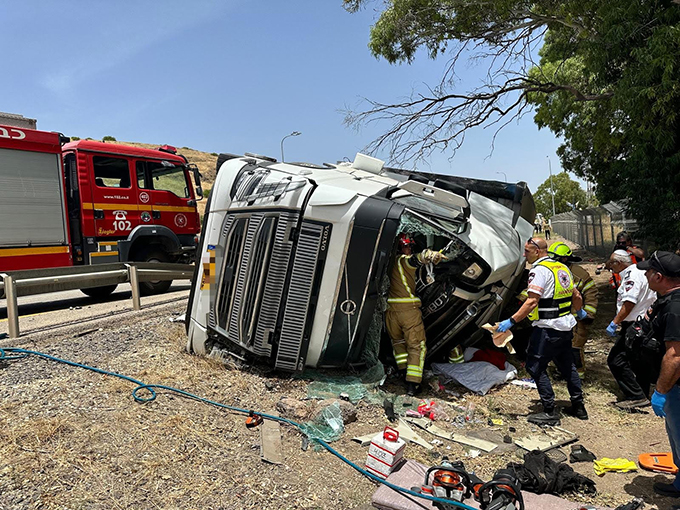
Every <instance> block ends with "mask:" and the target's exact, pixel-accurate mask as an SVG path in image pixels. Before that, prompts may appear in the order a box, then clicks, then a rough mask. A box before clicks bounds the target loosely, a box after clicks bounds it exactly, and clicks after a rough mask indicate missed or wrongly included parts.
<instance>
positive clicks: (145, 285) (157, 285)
mask: <svg viewBox="0 0 680 510" xmlns="http://www.w3.org/2000/svg"><path fill="white" fill-rule="evenodd" d="M139 261H140V262H158V263H159V264H162V263H166V262H170V257H168V255H167V253H165V252H164V251H161V250H153V251H147V252H144V253H143V254H142V256H141V257H139ZM170 285H172V281H171V280H166V281H161V280H154V281H150V282H139V291H140V292H141V293H142V294H144V295H145V296H150V295H152V294H163V293H164V292H167V291H168V289H169V288H170Z"/></svg>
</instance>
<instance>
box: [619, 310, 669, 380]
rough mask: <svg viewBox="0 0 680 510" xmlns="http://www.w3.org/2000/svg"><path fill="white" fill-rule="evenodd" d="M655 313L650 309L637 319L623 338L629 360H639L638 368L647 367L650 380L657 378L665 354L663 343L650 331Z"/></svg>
mask: <svg viewBox="0 0 680 510" xmlns="http://www.w3.org/2000/svg"><path fill="white" fill-rule="evenodd" d="M655 311H656V310H655V309H654V308H652V311H651V312H650V313H647V314H645V315H644V316H642V317H639V318H638V319H637V320H636V321H635V323H634V324H632V325H631V326H630V327H629V328H628V329H627V330H626V338H625V345H626V351H627V352H628V354H629V356H631V359H635V360H639V361H640V366H645V367H647V369H648V370H649V374H650V377H651V378H652V379H657V378H658V377H659V372H660V371H661V360H662V359H663V356H664V354H665V353H666V345H665V343H664V342H663V341H659V340H657V339H656V338H654V332H653V331H652V326H651V318H652V317H653V315H652V314H653V313H654V312H655ZM648 317H649V318H648Z"/></svg>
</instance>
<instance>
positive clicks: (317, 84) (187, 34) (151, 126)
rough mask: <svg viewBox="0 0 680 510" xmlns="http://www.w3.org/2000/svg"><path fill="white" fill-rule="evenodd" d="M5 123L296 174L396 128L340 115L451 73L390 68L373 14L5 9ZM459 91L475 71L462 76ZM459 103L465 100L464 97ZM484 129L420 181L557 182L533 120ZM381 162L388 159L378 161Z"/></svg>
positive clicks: (165, 7)
mask: <svg viewBox="0 0 680 510" xmlns="http://www.w3.org/2000/svg"><path fill="white" fill-rule="evenodd" d="M2 18H3V29H2V31H0V44H1V45H2V48H3V52H2V66H3V71H4V72H3V77H2V80H0V95H1V97H2V101H0V111H6V112H11V113H18V114H22V115H24V116H27V117H32V118H36V119H38V128H39V129H43V130H48V131H50V130H53V131H60V132H62V133H64V134H66V135H68V136H79V137H81V138H85V137H91V138H96V139H100V138H101V137H103V136H105V135H111V136H114V137H116V139H118V140H127V141H137V142H147V143H159V144H161V143H169V144H172V145H176V146H178V147H183V146H186V147H191V148H194V149H198V150H202V151H207V152H232V153H237V154H242V153H244V152H256V153H260V154H267V155H271V156H273V157H276V158H279V157H280V142H281V139H282V137H283V136H285V135H287V134H289V133H290V132H292V131H300V132H302V135H301V136H298V137H295V138H288V139H287V140H286V141H285V156H286V160H288V161H310V162H315V163H320V162H324V161H326V162H335V161H338V160H341V159H343V158H345V157H347V158H349V159H353V157H354V154H355V153H356V152H357V151H360V150H361V149H362V148H363V147H364V146H366V145H367V144H368V143H369V142H370V141H371V140H372V139H373V138H374V137H375V136H376V134H377V133H378V132H379V131H380V129H381V128H382V129H386V128H387V127H388V126H387V125H371V126H367V127H365V128H363V129H361V130H359V131H356V130H354V129H352V128H349V127H346V126H345V125H344V124H343V114H342V112H341V110H343V109H344V108H346V107H350V108H356V107H360V101H361V98H362V97H367V98H370V99H375V100H380V101H390V100H396V99H399V98H402V99H403V98H405V97H406V96H407V95H409V94H410V92H411V90H413V89H422V88H423V87H424V84H426V83H427V84H431V85H434V84H436V83H437V82H438V81H439V79H440V78H441V73H442V71H443V67H444V64H445V62H444V61H443V60H442V61H431V60H429V59H427V58H425V56H424V55H423V56H421V58H418V59H416V61H415V62H414V63H413V64H412V65H389V64H387V63H386V62H385V61H383V60H376V59H375V58H374V57H373V56H371V54H370V52H369V50H368V48H367V44H368V39H369V30H370V26H371V25H372V24H373V23H374V21H375V19H376V13H375V12H374V11H373V10H372V9H370V8H369V9H366V10H364V11H362V12H360V13H357V14H349V13H347V12H346V11H345V10H344V9H343V8H342V1H341V0H292V1H287V2H283V1H281V0H261V1H250V2H243V1H241V2H237V1H229V0H222V1H204V0H193V1H192V2H186V1H175V0H164V1H163V2H160V1H156V2H153V1H147V2H140V1H134V2H133V1H127V0H119V1H116V2H107V3H103V2H92V1H89V2H87V1H69V0H66V1H60V2H53V1H31V2H4V6H3V16H2ZM459 74H460V75H461V78H462V82H463V84H462V86H463V88H467V87H468V86H475V85H479V83H478V82H477V78H476V77H477V76H479V75H480V74H481V71H480V69H478V68H477V69H476V68H467V67H462V68H461V69H460V70H459ZM461 90H463V89H461ZM493 132H494V130H493V129H486V130H484V129H476V130H474V131H471V132H469V133H468V134H467V136H466V140H465V143H464V145H463V147H462V148H461V149H459V151H458V152H457V153H456V155H455V157H453V158H451V157H450V156H451V154H449V153H445V154H440V153H436V154H434V155H433V156H432V157H431V158H430V159H429V161H428V162H427V164H420V165H419V166H420V167H421V168H423V169H427V170H431V171H436V172H439V173H445V174H455V175H463V176H471V177H479V178H485V179H498V180H503V179H504V176H503V175H502V174H501V173H498V172H505V174H506V175H507V179H508V181H519V180H524V181H527V182H528V183H529V185H530V188H531V189H532V191H535V190H536V188H537V186H538V185H539V184H540V183H541V182H543V181H544V180H545V179H546V178H547V177H548V158H547V156H550V160H551V162H552V169H553V172H558V171H560V168H559V161H558V159H557V156H556V155H555V150H556V149H557V147H558V145H559V141H558V140H557V139H556V138H555V137H554V135H553V134H552V133H550V132H549V131H547V130H542V131H539V130H538V129H537V128H536V126H535V125H534V123H533V120H532V117H531V115H527V116H525V117H524V118H523V119H522V120H521V121H520V122H519V123H513V124H511V125H509V126H507V127H506V128H505V129H504V130H503V131H501V133H500V134H499V135H498V137H497V139H496V142H495V149H494V151H493V154H491V140H492V136H493ZM376 156H378V157H380V156H381V155H380V154H376Z"/></svg>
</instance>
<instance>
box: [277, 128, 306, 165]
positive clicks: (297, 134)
mask: <svg viewBox="0 0 680 510" xmlns="http://www.w3.org/2000/svg"><path fill="white" fill-rule="evenodd" d="M301 134H302V133H300V132H299V131H293V132H292V133H291V134H289V135H286V136H284V137H283V138H282V139H281V163H283V162H284V161H285V160H284V159H283V141H284V140H285V139H286V138H288V137H290V136H300V135H301Z"/></svg>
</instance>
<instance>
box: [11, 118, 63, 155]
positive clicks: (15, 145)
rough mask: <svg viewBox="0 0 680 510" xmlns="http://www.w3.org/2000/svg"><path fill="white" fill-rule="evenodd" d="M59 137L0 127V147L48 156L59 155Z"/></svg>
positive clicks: (51, 134) (58, 135) (52, 134)
mask: <svg viewBox="0 0 680 510" xmlns="http://www.w3.org/2000/svg"><path fill="white" fill-rule="evenodd" d="M60 140H61V135H60V134H59V133H54V132H50V131H38V130H36V129H25V128H18V127H15V126H5V125H0V147H2V148H4V149H19V150H27V151H36V152H48V153H50V154H59V153H61V144H60Z"/></svg>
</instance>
